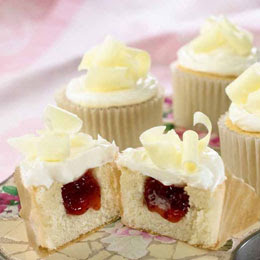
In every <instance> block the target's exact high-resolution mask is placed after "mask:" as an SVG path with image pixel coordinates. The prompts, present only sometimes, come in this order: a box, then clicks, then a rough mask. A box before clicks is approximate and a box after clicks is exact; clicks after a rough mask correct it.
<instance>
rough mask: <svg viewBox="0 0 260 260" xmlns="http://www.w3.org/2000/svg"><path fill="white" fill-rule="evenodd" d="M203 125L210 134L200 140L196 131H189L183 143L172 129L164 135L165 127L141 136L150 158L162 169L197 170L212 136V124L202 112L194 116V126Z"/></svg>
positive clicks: (151, 130)
mask: <svg viewBox="0 0 260 260" xmlns="http://www.w3.org/2000/svg"><path fill="white" fill-rule="evenodd" d="M198 123H202V124H204V125H205V126H206V127H207V129H208V134H207V135H206V136H205V137H204V138H202V139H201V140H199V136H198V134H197V133H196V132H195V131H192V130H188V131H186V132H185V133H184V135H183V141H181V140H180V138H179V136H178V135H177V134H176V132H175V131H174V130H173V129H172V130H170V131H169V132H167V133H164V131H165V127H164V126H158V127H154V128H151V129H149V130H147V131H145V132H144V133H143V134H142V135H141V136H140V141H141V143H142V144H143V147H144V148H145V150H146V152H147V154H148V156H149V157H150V159H151V160H152V161H153V163H154V164H155V165H157V166H158V167H160V168H181V169H182V170H184V171H185V172H189V173H191V172H194V171H196V169H197V165H198V163H199V159H200V155H201V153H202V152H203V151H204V150H205V148H206V147H207V146H208V143H209V138H210V134H211V129H212V126H211V122H210V120H209V118H208V117H207V116H206V115H204V114H203V113H201V112H196V113H195V114H194V125H196V124H198Z"/></svg>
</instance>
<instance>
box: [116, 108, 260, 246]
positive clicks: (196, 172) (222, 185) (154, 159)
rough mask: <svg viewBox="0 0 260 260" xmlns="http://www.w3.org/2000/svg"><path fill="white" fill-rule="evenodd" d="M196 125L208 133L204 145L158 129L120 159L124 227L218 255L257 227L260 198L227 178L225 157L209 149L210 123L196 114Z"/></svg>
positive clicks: (188, 134) (188, 135)
mask: <svg viewBox="0 0 260 260" xmlns="http://www.w3.org/2000/svg"><path fill="white" fill-rule="evenodd" d="M198 123H201V124H203V125H205V126H206V127H207V129H208V134H207V135H206V136H205V137H204V138H202V139H201V140H199V138H198V134H197V133H196V132H194V131H192V130H188V131H186V132H185V133H184V135H183V140H180V138H179V137H178V135H177V134H176V132H175V131H174V130H170V131H169V132H167V133H165V130H166V129H165V127H163V126H159V127H154V128H151V129H149V130H147V131H145V132H144V133H143V134H142V135H141V136H140V140H141V142H142V144H143V147H140V148H136V149H133V148H129V149H126V150H125V151H123V152H122V153H121V154H120V155H119V157H118V159H117V164H118V166H119V168H120V169H121V172H122V173H121V177H120V192H121V195H120V198H121V201H120V202H121V207H120V209H121V221H122V223H123V224H125V225H126V226H128V227H130V228H134V229H139V230H145V231H147V232H151V233H154V234H159V235H164V236H169V237H172V238H174V239H178V240H181V241H184V242H187V243H189V244H191V245H195V246H199V247H203V248H209V249H214V250H215V249H218V248H220V247H221V246H222V245H223V244H225V242H226V241H227V239H229V238H230V237H231V236H232V235H234V234H236V233H238V232H240V231H241V232H242V233H241V234H243V233H244V232H243V230H245V229H246V228H248V227H250V226H251V225H253V224H255V223H256V222H257V221H258V219H259V217H260V198H259V197H258V196H257V194H256V193H255V191H254V190H253V188H252V187H251V186H249V185H247V184H245V183H244V182H243V181H242V180H241V179H238V178H236V177H232V176H230V175H229V174H226V173H225V170H224V164H223V161H222V159H221V157H220V156H219V154H218V153H217V152H216V151H214V150H213V149H211V148H209V147H208V143H209V138H210V134H211V123H210V120H209V118H208V117H207V116H205V115H204V114H202V113H200V112H197V113H195V114H194V124H198ZM245 194H246V196H245ZM241 200H243V204H242V205H241Z"/></svg>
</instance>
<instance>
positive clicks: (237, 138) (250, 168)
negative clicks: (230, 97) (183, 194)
mask: <svg viewBox="0 0 260 260" xmlns="http://www.w3.org/2000/svg"><path fill="white" fill-rule="evenodd" d="M227 119H228V114H225V115H223V116H222V117H221V118H220V119H219V123H218V125H219V135H220V148H221V156H222V158H223V161H224V164H225V166H226V167H227V168H228V170H229V171H230V173H232V174H234V175H235V176H237V177H240V178H242V179H244V181H245V182H246V183H248V184H250V185H251V186H252V187H254V188H255V190H256V192H257V194H258V195H260V138H259V137H257V136H254V135H251V134H246V133H245V132H243V133H242V132H241V133H239V132H236V131H234V130H231V129H229V127H228V126H227V124H226V121H227Z"/></svg>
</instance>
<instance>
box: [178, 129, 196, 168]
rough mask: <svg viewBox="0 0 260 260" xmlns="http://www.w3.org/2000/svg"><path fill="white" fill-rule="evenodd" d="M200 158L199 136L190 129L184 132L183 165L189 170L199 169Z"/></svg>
mask: <svg viewBox="0 0 260 260" xmlns="http://www.w3.org/2000/svg"><path fill="white" fill-rule="evenodd" d="M198 160H199V136H198V134H197V133H196V132H194V131H191V130H188V131H186V132H185V133H184V134H183V155H182V166H183V168H184V170H185V171H187V172H194V171H195V170H196V169H197V165H198Z"/></svg>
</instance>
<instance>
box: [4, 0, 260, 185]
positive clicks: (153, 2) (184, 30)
mask: <svg viewBox="0 0 260 260" xmlns="http://www.w3.org/2000/svg"><path fill="white" fill-rule="evenodd" d="M219 13H221V14H226V15H227V16H228V17H229V18H230V19H231V20H232V21H234V22H236V23H237V24H240V25H241V26H244V27H246V28H247V29H249V30H251V31H252V32H253V33H254V34H255V40H256V43H257V42H260V2H259V0H250V1H244V0H233V1H230V0H229V1H226V0H218V1H208V0H175V1H173V0H172V1H171V0H160V1H158V0H149V1H148V0H146V1H140V0H139V1H138V0H131V1H127V0H109V1H107V0H95V1H91V0H86V1H83V0H73V1H67V0H0V118H1V119H0V120H1V121H0V182H1V181H3V180H4V179H5V178H7V177H8V176H9V175H10V174H11V173H12V171H13V169H14V167H15V165H16V163H17V162H18V160H19V157H18V155H17V153H16V152H14V151H13V149H11V148H10V147H9V146H8V145H7V143H6V139H7V138H9V137H11V136H19V135H22V134H25V133H28V132H33V131H34V130H35V129H37V128H39V127H40V125H41V118H40V117H41V115H42V111H43V109H44V107H45V106H46V104H47V103H54V100H53V92H54V91H55V90H56V89H57V88H59V87H60V86H62V85H64V84H66V83H67V82H68V81H69V79H70V78H72V77H74V76H76V75H77V74H78V72H77V65H78V63H79V61H80V57H81V56H82V53H84V52H85V51H86V50H87V49H88V48H90V47H91V46H93V45H95V44H96V43H98V42H100V41H102V40H103V39H104V37H105V36H106V35H107V34H111V35H113V36H114V37H116V38H118V39H120V40H122V41H125V42H127V43H129V44H131V45H133V46H136V47H140V48H143V49H146V50H147V51H149V52H150V53H151V56H152V62H153V67H152V70H153V72H154V74H155V75H156V76H157V77H158V78H159V79H160V81H161V82H162V85H163V86H165V88H166V94H168V95H169V94H171V88H170V72H169V68H168V65H169V63H170V62H171V61H172V60H174V58H175V57H176V50H177V49H178V47H179V46H181V45H182V44H183V43H185V42H187V41H188V40H189V39H190V38H191V37H192V36H193V35H195V34H196V33H197V31H198V28H199V26H200V25H201V23H202V22H203V20H204V19H205V18H206V17H208V16H209V15H211V14H219Z"/></svg>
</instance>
